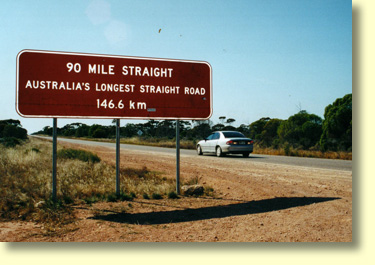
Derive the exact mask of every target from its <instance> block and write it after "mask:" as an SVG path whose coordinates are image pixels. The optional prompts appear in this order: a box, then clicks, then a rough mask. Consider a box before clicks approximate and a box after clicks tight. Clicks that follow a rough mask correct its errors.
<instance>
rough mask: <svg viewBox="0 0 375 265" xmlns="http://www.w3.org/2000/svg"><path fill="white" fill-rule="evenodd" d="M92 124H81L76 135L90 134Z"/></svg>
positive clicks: (84, 135) (85, 135)
mask: <svg viewBox="0 0 375 265" xmlns="http://www.w3.org/2000/svg"><path fill="white" fill-rule="evenodd" d="M89 130H90V126H88V125H86V124H80V125H79V127H78V128H77V129H76V132H75V136H76V137H87V136H89Z"/></svg>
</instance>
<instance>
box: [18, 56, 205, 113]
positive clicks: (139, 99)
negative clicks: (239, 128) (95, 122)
mask: <svg viewBox="0 0 375 265" xmlns="http://www.w3.org/2000/svg"><path fill="white" fill-rule="evenodd" d="M16 109H17V112H18V113H19V114H20V115H21V116H24V117H43V118H44V117H54V118H110V119H114V118H118V119H120V118H127V119H208V118H209V117H210V116H211V115H212V73H211V66H210V64H209V63H207V62H202V61H188V60H175V59H157V58H143V57H126V56H114V55H97V54H84V53H69V52H52V51H37V50H23V51H21V52H20V53H19V54H18V56H17V95H16Z"/></svg>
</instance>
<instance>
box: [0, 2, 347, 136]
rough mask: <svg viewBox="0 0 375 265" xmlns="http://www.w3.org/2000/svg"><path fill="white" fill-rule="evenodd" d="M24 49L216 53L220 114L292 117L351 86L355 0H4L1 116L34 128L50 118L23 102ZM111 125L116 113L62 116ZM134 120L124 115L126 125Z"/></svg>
mask: <svg viewBox="0 0 375 265" xmlns="http://www.w3.org/2000/svg"><path fill="white" fill-rule="evenodd" d="M24 49H35V50H48V51H66V52H80V53H94V54H109V55H120V56H139V57H153V58H169V59H181V60H197V61H207V62H208V63H210V65H211V67H212V81H213V86H212V93H213V115H212V117H211V120H212V121H213V122H214V123H218V122H219V119H218V118H219V117H220V116H226V117H227V118H234V119H235V120H236V122H235V123H234V124H233V125H236V126H239V125H240V124H250V123H252V122H254V121H256V120H258V119H260V118H262V117H270V118H279V119H287V118H288V117H290V116H291V115H293V114H296V113H298V112H299V111H300V110H306V111H307V112H308V113H312V114H316V115H318V116H320V117H322V118H323V115H324V108H325V107H326V106H327V105H329V104H332V103H333V102H334V101H335V100H336V99H337V98H341V97H343V96H345V95H346V94H349V93H352V2H351V1H349V0H314V1H310V0H309V1H308V0H231V1H222V0H206V1H202V0H199V1H195V0H189V1H183V0H173V1H172V0H170V1H169V0H164V1H157V0H154V1H152V0H144V1H142V0H139V1H135V0H129V1H128V0H121V1H120V0H76V1H73V0H64V1H52V0H48V1H47V0H34V1H27V0H25V1H22V0H2V1H1V6H0V51H1V52H2V54H1V56H0V120H4V119H17V120H20V121H21V123H22V126H23V127H24V128H26V129H27V130H28V132H29V133H32V132H36V131H38V130H41V129H42V128H43V127H45V126H52V119H51V118H23V117H21V116H19V115H18V114H17V112H16V108H15V96H16V58H17V54H18V53H19V52H20V51H21V50H24ZM72 122H82V123H86V124H94V123H98V124H103V125H109V124H111V122H112V120H108V119H107V120H105V119H102V120H97V119H95V120H92V119H74V120H72V119H59V120H58V126H59V127H62V126H64V125H65V124H68V123H72ZM128 122H140V121H134V120H122V121H121V125H124V124H125V123H128Z"/></svg>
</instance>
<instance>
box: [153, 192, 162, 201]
mask: <svg viewBox="0 0 375 265" xmlns="http://www.w3.org/2000/svg"><path fill="white" fill-rule="evenodd" d="M152 199H154V200H161V199H163V196H161V195H160V194H159V193H153V194H152Z"/></svg>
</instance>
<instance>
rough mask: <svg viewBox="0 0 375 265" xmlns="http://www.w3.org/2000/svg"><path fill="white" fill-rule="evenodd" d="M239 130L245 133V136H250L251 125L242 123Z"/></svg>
mask: <svg viewBox="0 0 375 265" xmlns="http://www.w3.org/2000/svg"><path fill="white" fill-rule="evenodd" d="M236 130H237V131H239V132H241V133H243V134H244V135H245V136H247V137H250V126H249V125H246V124H241V125H240V127H238V128H236Z"/></svg>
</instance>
